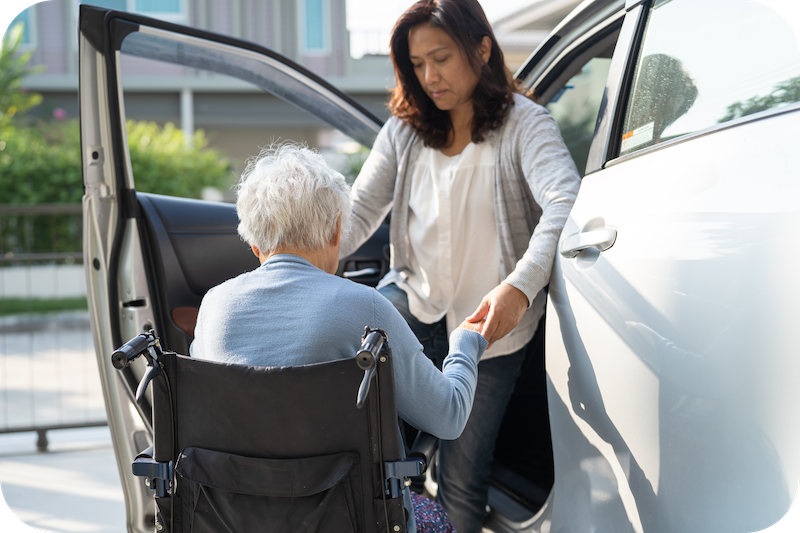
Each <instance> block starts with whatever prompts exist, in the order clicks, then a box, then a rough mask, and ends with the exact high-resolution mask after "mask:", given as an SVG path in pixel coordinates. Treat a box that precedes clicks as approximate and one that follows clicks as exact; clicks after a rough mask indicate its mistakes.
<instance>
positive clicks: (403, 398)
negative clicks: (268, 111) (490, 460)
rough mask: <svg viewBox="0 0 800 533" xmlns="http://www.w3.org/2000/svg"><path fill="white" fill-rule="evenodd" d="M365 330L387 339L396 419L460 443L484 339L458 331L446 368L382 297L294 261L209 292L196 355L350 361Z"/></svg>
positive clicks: (248, 360) (272, 261)
mask: <svg viewBox="0 0 800 533" xmlns="http://www.w3.org/2000/svg"><path fill="white" fill-rule="evenodd" d="M364 326H370V327H377V328H382V329H383V330H384V331H386V333H387V335H388V338H389V344H390V345H391V347H392V354H393V357H394V375H395V389H396V394H397V409H398V412H399V413H398V414H399V415H400V416H401V417H402V418H403V419H404V420H406V421H407V422H408V423H410V424H411V425H412V426H414V427H416V428H418V429H421V430H423V431H426V432H428V433H430V434H432V435H434V436H436V437H439V438H440V439H447V440H452V439H456V438H458V436H459V435H460V434H461V432H462V430H463V429H464V425H465V424H466V423H467V419H468V418H469V413H470V411H471V410H472V400H473V396H474V393H475V385H476V383H477V377H478V361H479V360H480V357H481V354H483V351H484V350H485V349H486V344H487V342H486V339H484V338H483V337H482V336H481V335H480V334H479V333H476V332H474V331H469V330H465V329H461V328H459V329H456V330H455V331H453V332H452V333H451V335H450V354H449V355H448V357H447V359H445V361H444V365H443V368H442V371H441V372H440V371H439V370H438V369H437V368H436V367H435V366H434V365H433V363H431V361H430V360H429V359H428V358H427V357H425V355H424V354H423V352H422V345H421V344H420V343H419V341H418V340H417V338H416V337H415V336H414V333H412V331H411V329H410V328H409V327H408V324H406V321H405V320H404V319H403V317H402V316H400V313H398V312H397V310H396V309H395V308H394V307H393V306H392V304H391V303H389V301H388V300H386V299H385V298H384V297H383V296H381V295H380V294H379V293H378V292H377V291H375V290H374V289H372V288H370V287H366V286H364V285H359V284H358V283H354V282H352V281H349V280H346V279H342V278H338V277H336V276H332V275H330V274H327V273H326V272H324V271H322V270H320V269H318V268H317V267H315V266H313V265H312V264H311V263H309V262H308V261H306V260H305V259H303V258H302V257H299V256H296V255H289V254H285V255H275V256H272V257H271V258H269V259H268V260H267V261H266V262H264V264H263V265H261V266H260V267H259V268H257V269H255V270H253V271H252V272H246V273H244V274H241V275H240V276H237V277H235V278H233V279H230V280H228V281H226V282H224V283H222V284H221V285H218V286H217V287H214V288H213V289H211V290H210V291H208V293H207V294H206V295H205V297H204V298H203V303H202V304H201V305H200V314H199V315H198V317H197V326H196V328H195V340H194V342H193V343H192V345H191V347H190V353H191V355H192V357H196V358H198V359H208V360H212V361H221V362H225V363H239V364H247V365H257V366H294V365H303V364H310V363H318V362H322V361H330V360H335V359H345V358H349V357H354V356H355V353H356V350H357V349H358V348H359V346H360V345H361V336H362V335H363V334H364ZM353 401H355V391H354V393H353Z"/></svg>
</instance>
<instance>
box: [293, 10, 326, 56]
mask: <svg viewBox="0 0 800 533" xmlns="http://www.w3.org/2000/svg"><path fill="white" fill-rule="evenodd" d="M329 32H330V6H329V2H328V0H301V2H300V36H301V40H302V49H303V53H305V54H311V55H324V54H327V53H328V52H329V49H330V47H329V46H328V42H329V40H330V36H329Z"/></svg>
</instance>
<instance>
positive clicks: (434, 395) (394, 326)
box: [375, 292, 488, 440]
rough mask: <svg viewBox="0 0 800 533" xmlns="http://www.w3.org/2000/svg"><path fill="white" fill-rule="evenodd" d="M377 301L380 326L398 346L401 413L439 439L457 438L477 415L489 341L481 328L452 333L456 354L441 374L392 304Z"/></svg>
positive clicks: (450, 356)
mask: <svg viewBox="0 0 800 533" xmlns="http://www.w3.org/2000/svg"><path fill="white" fill-rule="evenodd" d="M375 299H376V302H375V303H376V305H375V309H376V315H377V316H376V322H375V323H376V324H380V325H381V326H380V327H381V328H383V329H384V330H385V331H386V333H387V335H388V337H389V344H390V346H391V347H392V354H393V359H394V379H395V390H396V394H397V411H398V414H399V415H400V417H401V418H402V419H403V420H405V421H406V422H408V423H409V424H411V425H412V426H414V427H416V428H417V429H421V430H422V431H425V432H426V433H430V434H431V435H433V436H435V437H438V438H440V439H445V440H454V439H457V438H458V437H459V435H461V432H462V431H463V430H464V426H465V425H466V424H467V419H469V414H470V412H471V411H472V400H473V398H474V396H475V386H476V385H477V383H478V361H479V360H480V358H481V355H483V351H484V350H485V349H486V345H487V344H488V343H487V342H486V339H484V338H483V337H482V336H481V335H480V333H477V331H474V330H475V329H477V325H476V326H472V325H470V324H462V326H461V327H458V328H456V329H455V330H454V331H453V332H452V333H451V334H450V353H449V354H448V356H447V358H446V359H445V360H444V365H443V366H442V371H441V372H440V371H439V370H438V369H437V368H436V367H435V366H434V365H433V363H432V362H431V361H430V359H428V358H427V357H426V356H425V354H424V353H423V352H422V345H421V344H420V343H419V341H418V340H417V338H416V337H415V336H414V333H413V332H412V331H411V329H410V328H409V327H408V324H406V321H405V320H404V319H403V317H402V316H401V315H400V313H399V312H397V310H396V309H395V308H394V307H393V306H392V304H391V303H389V301H388V300H386V299H385V298H383V297H382V296H381V295H380V294H378V293H377V292H376V293H375ZM470 329H472V330H473V331H470Z"/></svg>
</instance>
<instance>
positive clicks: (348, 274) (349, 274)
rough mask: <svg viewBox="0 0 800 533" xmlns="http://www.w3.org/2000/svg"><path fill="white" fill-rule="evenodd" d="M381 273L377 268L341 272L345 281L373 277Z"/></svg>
mask: <svg viewBox="0 0 800 533" xmlns="http://www.w3.org/2000/svg"><path fill="white" fill-rule="evenodd" d="M380 273H381V271H380V270H378V269H377V268H362V269H361V270H345V271H344V272H342V277H345V278H347V279H353V278H361V277H363V276H374V275H375V274H380Z"/></svg>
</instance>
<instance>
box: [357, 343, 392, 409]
mask: <svg viewBox="0 0 800 533" xmlns="http://www.w3.org/2000/svg"><path fill="white" fill-rule="evenodd" d="M384 345H386V333H385V332H384V331H383V330H381V329H370V328H369V327H366V328H364V339H363V340H362V341H361V348H359V349H358V351H357V352H356V363H357V364H358V368H360V369H361V370H363V371H364V379H362V380H361V386H360V387H359V388H358V396H357V397H356V407H357V408H359V409H361V408H362V407H364V402H366V401H367V395H368V394H369V384H370V382H371V381H372V376H374V375H375V359H376V358H377V357H378V354H379V353H380V351H381V350H383V347H384Z"/></svg>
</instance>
